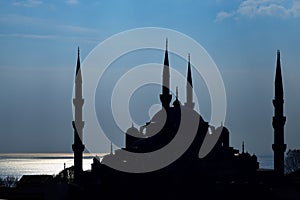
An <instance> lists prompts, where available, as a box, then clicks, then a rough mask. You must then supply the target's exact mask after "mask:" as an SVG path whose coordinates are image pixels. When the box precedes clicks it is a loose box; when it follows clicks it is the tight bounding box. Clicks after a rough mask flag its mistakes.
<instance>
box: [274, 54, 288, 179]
mask: <svg viewBox="0 0 300 200" xmlns="http://www.w3.org/2000/svg"><path fill="white" fill-rule="evenodd" d="M283 103H284V100H283V86H282V76H281V64H280V51H279V50H277V64H276V75H275V98H274V100H273V105H274V117H273V123H272V124H273V128H274V144H273V145H272V149H273V151H274V171H275V174H276V175H278V176H283V175H284V152H285V150H286V144H284V124H285V121H286V117H285V116H284V115H283Z"/></svg>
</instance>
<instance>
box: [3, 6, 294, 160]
mask: <svg viewBox="0 0 300 200" xmlns="http://www.w3.org/2000/svg"><path fill="white" fill-rule="evenodd" d="M140 27H162V28H169V29H173V30H176V31H179V32H182V33H184V34H186V35H188V36H189V37H191V38H193V39H194V40H196V41H197V42H198V43H199V44H201V45H202V46H203V47H204V48H205V49H206V51H207V52H208V53H209V54H210V56H211V57H212V59H213V60H214V62H215V63H216V65H217V66H218V68H219V71H220V73H221V75H222V78H223V81H224V84H225V89H226V97H227V115H226V121H225V122H224V124H225V126H226V127H228V129H229V130H230V143H231V145H232V146H233V147H235V148H237V149H241V144H242V142H243V141H245V148H246V150H247V151H249V152H250V153H255V154H257V155H271V154H272V149H271V144H272V143H273V128H272V123H271V122H272V116H273V106H272V99H273V96H274V73H275V62H276V51H277V49H280V51H281V62H282V73H283V82H284V83H283V84H284V92H285V115H286V116H287V122H286V125H285V133H286V134H285V141H286V143H287V145H288V147H287V148H288V149H295V148H300V132H299V131H298V124H299V122H300V121H299V120H300V118H299V114H300V108H299V106H298V103H299V102H300V94H299V91H298V90H299V88H298V86H299V85H300V78H299V77H298V76H299V75H300V68H299V64H300V57H299V55H300V54H299V53H300V38H299V35H300V1H299V0H232V1H226V0H203V1H196V0H194V1H193V0H186V1H183V0H173V1H166V0H164V1H161V0H153V1H138V0H127V1H121V0H120V1H115V0H110V1H108V0H106V1H105V0H102V1H94V0H89V1H82V0H68V1H63V0H59V1H58V0H53V1H43V0H23V1H17V0H13V1H10V0H0V71H1V73H0V90H1V92H2V95H1V99H0V125H1V130H0V138H1V139H0V152H1V153H8V152H24V153H26V152H71V151H72V150H71V145H72V143H73V129H72V126H71V121H72V118H73V117H72V98H73V97H72V91H73V82H74V73H75V65H76V59H77V47H78V46H80V50H81V60H84V58H85V57H86V56H87V55H88V54H89V53H90V51H92V50H93V49H94V48H95V47H96V46H97V44H99V43H100V42H102V41H104V40H105V39H106V38H108V37H110V36H112V35H114V34H117V33H119V32H122V31H126V30H128V29H132V28H140ZM162 42H164V41H162ZM170 42H171V41H170ZM171 44H172V43H171ZM171 44H170V45H171ZM148 53H149V57H147V56H144V57H147V61H151V58H152V57H153V60H154V61H156V62H161V63H162V61H163V53H162V52H158V54H157V52H156V53H155V52H148ZM160 55H161V56H160ZM99 56H101V55H99ZM129 56H130V55H129ZM131 56H132V55H131ZM137 56H138V54H137ZM151 56H152V57H151ZM141 57H142V56H139V59H142V58H141ZM132 59H134V58H133V57H132ZM172 59H173V61H174V62H176V58H175V57H174V56H173V57H172V55H171V56H170V62H171V63H172ZM121 61H124V63H122V62H121ZM126 62H127V61H126V58H124V59H123V60H122V59H120V60H119V61H118V62H116V63H115V66H118V65H123V64H124V65H128V63H129V62H128V63H127V64H126ZM178 62H179V63H180V61H178ZM121 72H122V70H120V72H119V73H121ZM183 73H185V71H183ZM108 74H109V73H108ZM171 76H172V75H171ZM109 78H110V77H109V75H108V79H109ZM195 79H197V78H195ZM171 81H172V78H171ZM196 82H197V81H196ZM198 82H201V80H199V81H198ZM199 85H200V86H199ZM199 85H198V86H199V87H198V86H197V84H196V86H195V90H197V91H198V94H201V95H199V96H198V98H200V99H201V100H200V110H201V115H202V117H203V118H204V119H205V120H209V118H210V113H209V111H210V108H209V106H210V102H209V98H208V94H207V91H206V90H205V89H203V88H202V86H201V83H199ZM202 85H203V84H202ZM98 87H99V88H100V91H99V92H98V93H97V96H96V99H97V102H100V101H101V100H102V97H101V95H104V94H103V93H101V88H102V89H104V90H105V89H106V90H109V88H110V87H107V88H105V84H103V85H99V86H98ZM204 88H205V87H204ZM146 89H147V88H146ZM151 91H152V93H151V95H156V97H155V98H156V99H151V102H155V101H158V95H159V94H158V93H156V92H155V91H158V92H159V90H158V89H157V90H155V88H154V89H153V88H152V89H151ZM136 96H137V97H138V96H140V99H142V98H141V97H142V96H143V92H142V91H141V92H137V93H136ZM201 97H202V98H201ZM149 102H150V101H149ZM148 104H149V103H145V106H146V107H145V108H148V107H147V106H149V105H148ZM142 105H143V104H142ZM98 107H100V108H101V103H100V104H99V105H98ZM131 107H133V108H132V109H133V116H136V117H134V118H135V119H136V120H137V121H136V122H135V123H136V124H141V123H142V121H143V120H141V119H145V120H146V119H147V116H139V115H138V114H137V110H136V109H135V108H134V106H131ZM143 109H144V108H143ZM99 110H101V109H99ZM146 110H147V109H146ZM99 112H100V111H99ZM98 115H99V114H98ZM101 120H104V121H105V119H101ZM129 126H130V125H129ZM111 131H113V130H111ZM116 140H122V139H116ZM117 143H118V142H117ZM99 147H100V148H101V151H103V152H105V151H109V144H108V143H107V142H105V141H99Z"/></svg>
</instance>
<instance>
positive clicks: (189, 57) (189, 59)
mask: <svg viewBox="0 0 300 200" xmlns="http://www.w3.org/2000/svg"><path fill="white" fill-rule="evenodd" d="M188 62H189V63H191V54H190V53H188Z"/></svg>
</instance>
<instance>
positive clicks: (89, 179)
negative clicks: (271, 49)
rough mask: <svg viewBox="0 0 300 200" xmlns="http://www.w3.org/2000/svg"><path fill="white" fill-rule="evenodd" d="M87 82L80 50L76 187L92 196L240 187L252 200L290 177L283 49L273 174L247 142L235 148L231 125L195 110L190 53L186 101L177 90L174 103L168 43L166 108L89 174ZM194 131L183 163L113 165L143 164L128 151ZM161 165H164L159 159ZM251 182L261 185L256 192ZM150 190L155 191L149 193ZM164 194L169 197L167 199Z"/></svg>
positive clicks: (278, 73) (129, 134)
mask: <svg viewBox="0 0 300 200" xmlns="http://www.w3.org/2000/svg"><path fill="white" fill-rule="evenodd" d="M82 81H83V80H82V75H81V66H80V55H79V48H78V58H77V66H76V74H75V97H74V99H73V104H74V107H75V115H74V121H73V122H72V124H73V128H74V144H73V145H72V149H73V151H74V180H75V183H77V184H79V185H83V188H88V189H87V190H88V191H89V192H91V193H95V191H101V193H102V194H103V195H104V196H106V197H109V196H110V195H114V196H115V197H120V198H122V197H126V198H127V197H129V198H137V197H140V198H146V199H148V198H149V199H153V198H154V197H156V194H157V192H159V193H160V195H162V196H160V197H166V198H168V197H172V198H184V197H186V195H187V193H188V194H190V195H192V194H193V195H194V194H196V193H197V194H198V192H199V194H202V195H204V194H205V195H210V196H214V197H222V195H223V194H228V193H230V192H233V191H235V193H236V194H237V191H236V189H239V192H238V194H240V193H243V192H245V193H246V194H249V198H250V197H252V196H251V191H252V190H253V191H257V190H256V189H257V188H256V187H257V185H258V184H257V183H258V182H263V183H266V182H272V181H274V180H281V179H282V177H283V176H284V152H285V150H286V144H284V124H285V120H286V118H285V116H284V113H283V104H284V100H283V84H282V76H281V63H280V51H279V50H278V51H277V64H276V74H275V98H274V100H273V105H274V117H273V128H274V144H273V145H272V149H273V151H274V170H269V171H260V170H259V163H258V161H257V157H256V156H255V155H251V154H250V153H248V152H245V151H244V144H243V148H242V152H239V150H237V149H234V148H233V147H231V146H230V142H229V141H230V139H229V138H230V132H229V130H228V129H227V128H226V127H225V126H223V125H222V124H221V125H220V127H214V126H211V125H209V123H208V122H206V121H205V120H204V119H203V118H202V117H201V115H200V114H199V113H198V112H197V111H195V110H194V102H193V79H192V67H191V62H190V55H189V56H188V63H187V76H186V102H184V103H181V102H180V100H179V99H178V91H177V88H176V98H175V101H174V102H172V103H171V99H172V95H171V94H170V90H169V86H170V70H169V55H168V42H167V41H166V49H165V54H164V62H163V65H162V93H161V94H160V95H159V97H160V101H161V110H159V111H158V112H157V113H156V114H155V115H154V116H153V117H152V119H151V120H150V122H146V123H145V125H144V126H141V127H139V128H137V127H134V125H133V124H132V126H131V127H130V128H129V129H128V130H127V131H126V133H125V137H126V138H125V141H126V145H125V147H124V148H123V149H120V150H116V151H115V152H114V153H112V152H111V153H110V154H108V155H105V156H104V157H103V158H102V160H101V159H99V158H97V157H95V158H94V159H93V163H92V167H91V170H90V171H83V169H82V158H83V156H82V155H83V151H84V149H85V146H84V144H83V141H82V140H81V138H83V137H82V136H83V129H84V122H83V119H82V108H83V104H84V99H83V96H82ZM192 124H193V125H195V124H196V125H197V126H196V127H197V128H196V130H192V128H191V129H190V127H191V125H192ZM193 131H194V132H195V137H194V139H193V141H192V142H191V144H190V145H189V147H188V148H187V149H186V151H184V153H183V154H182V155H181V156H180V157H179V158H178V159H177V160H175V161H174V162H172V163H171V164H169V165H168V166H166V167H164V168H162V169H158V170H156V171H152V172H147V173H128V172H123V171H119V170H116V169H113V168H111V167H109V165H108V164H107V163H110V162H112V163H114V164H117V165H129V164H134V165H143V163H141V162H139V161H138V160H135V161H133V160H130V159H129V158H128V159H127V158H126V157H124V155H123V154H122V151H124V150H126V151H128V152H132V153H140V154H147V153H149V152H153V151H157V150H159V149H161V148H163V147H165V146H166V145H169V144H170V143H171V142H172V141H173V140H174V138H175V137H177V134H182V135H183V136H184V135H188V134H191V132H193ZM215 135H217V136H218V137H217V141H216V143H215V145H214V146H213V148H212V149H211V151H210V152H209V153H208V154H207V155H206V156H205V157H204V158H199V151H200V149H201V146H202V145H203V143H204V140H205V138H206V137H213V136H215ZM177 145H179V146H176V145H175V146H174V148H173V149H172V150H174V151H176V149H178V148H181V147H180V144H177ZM170 156H171V155H170ZM131 162H135V163H131ZM157 162H160V161H159V160H158V161H157ZM229 183H247V187H241V185H242V184H238V185H237V186H234V187H229V188H228V187H227V186H228V185H230V184H229ZM251 183H253V184H254V183H255V184H254V185H255V190H254V189H253V187H254V186H252V185H251ZM222 184H223V185H222ZM205 185H214V187H220V185H222V187H224V188H226V189H227V190H226V192H225V191H223V190H221V191H223V193H218V192H216V191H215V190H211V188H210V187H204V186H205ZM103 188H104V189H103ZM245 188H247V189H245ZM149 189H151V191H153V192H154V193H151V192H146V191H149ZM260 189H261V188H260ZM262 190H263V189H262ZM191 191H193V192H191ZM200 191H201V192H200ZM218 191H219V190H218ZM119 192H120V193H119ZM145 194H147V195H145ZM163 194H164V195H166V196H163ZM205 195H204V196H205ZM237 196H238V195H237ZM189 198H192V196H189Z"/></svg>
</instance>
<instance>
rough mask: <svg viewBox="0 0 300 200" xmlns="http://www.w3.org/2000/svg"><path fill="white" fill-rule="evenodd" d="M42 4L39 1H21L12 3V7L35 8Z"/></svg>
mask: <svg viewBox="0 0 300 200" xmlns="http://www.w3.org/2000/svg"><path fill="white" fill-rule="evenodd" d="M41 4H43V2H42V1H40V0H23V1H13V3H12V5H14V6H24V7H36V6H39V5H41Z"/></svg>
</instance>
